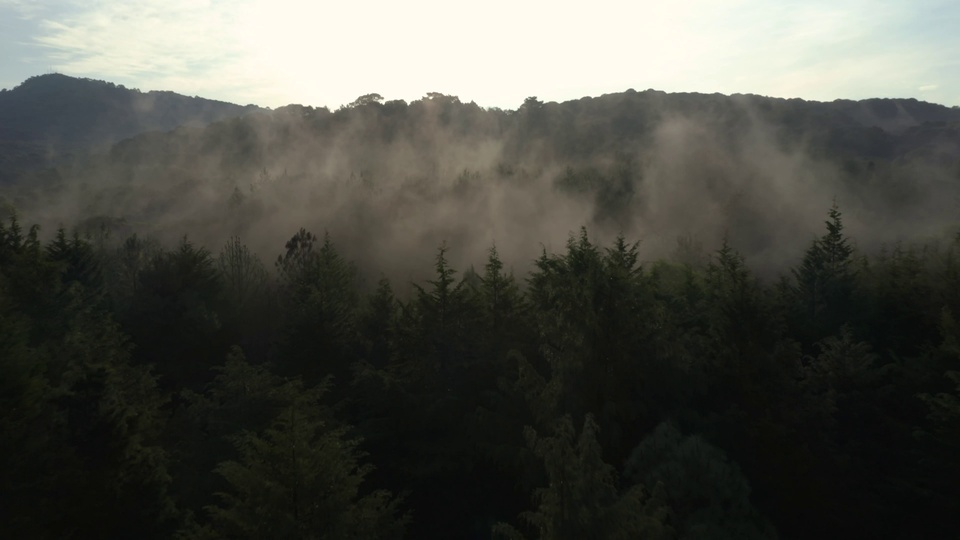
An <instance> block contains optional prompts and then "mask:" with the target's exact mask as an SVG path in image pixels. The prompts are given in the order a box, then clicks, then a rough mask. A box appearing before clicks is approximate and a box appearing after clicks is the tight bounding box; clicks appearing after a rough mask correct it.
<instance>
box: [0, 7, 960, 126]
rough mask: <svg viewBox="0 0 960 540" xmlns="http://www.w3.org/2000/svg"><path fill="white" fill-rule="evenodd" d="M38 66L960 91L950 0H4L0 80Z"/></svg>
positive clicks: (265, 101)
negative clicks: (658, 0)
mask: <svg viewBox="0 0 960 540" xmlns="http://www.w3.org/2000/svg"><path fill="white" fill-rule="evenodd" d="M51 71H53V72H59V73H65V74H67V75H72V76H77V77H89V78H93V79H102V80H107V81H110V82H115V83H118V84H123V85H125V86H128V87H133V88H139V89H141V90H144V91H146V90H172V91H175V92H179V93H182V94H187V95H199V96H203V97H209V98H214V99H221V100H224V101H230V102H234V103H240V104H247V103H255V104H258V105H263V106H268V107H278V106H282V105H286V104H289V103H301V104H305V105H314V106H323V105H326V106H329V107H331V108H336V107H338V106H339V105H341V104H343V103H349V102H351V101H353V100H354V99H355V98H356V97H357V96H360V95H362V94H367V93H371V92H377V93H379V94H382V95H383V96H384V97H386V98H387V99H405V100H408V101H409V100H414V99H419V98H421V97H422V96H424V95H425V94H426V93H427V92H441V93H444V94H451V95H457V96H459V97H460V99H461V100H463V101H476V102H477V103H478V104H479V105H482V106H485V107H502V108H505V109H507V108H508V109H515V108H517V107H518V106H520V104H522V103H523V100H524V98H526V97H527V96H534V95H535V96H538V97H539V98H540V99H542V100H545V101H563V100H568V99H576V98H579V97H583V96H586V95H590V96H597V95H600V94H603V93H608V92H621V91H623V90H626V89H628V88H634V89H636V90H645V89H647V88H655V89H658V90H665V91H668V92H684V91H690V92H708V93H712V92H721V93H724V94H731V93H738V92H740V93H754V94H761V95H769V96H778V97H801V98H804V99H815V100H833V99H836V98H849V99H861V98H867V97H915V98H917V99H922V100H925V101H931V102H936V103H943V104H946V105H960V2H958V1H957V0H896V1H894V0H889V1H887V0H870V1H867V0H802V1H793V0H780V1H773V0H771V1H763V0H718V1H707V0H662V1H661V2H649V1H644V0H634V1H613V0H590V1H586V2H578V3H573V2H569V3H565V2H562V1H561V2H558V1H557V0H551V1H540V0H537V1H527V0H509V1H507V0H486V1H483V2H477V1H472V2H463V1H458V0H437V1H432V0H407V1H399V0H389V1H388V0H366V1H364V0H356V1H352V2H348V1H345V0H341V1H338V2H329V1H323V0H315V1H313V2H306V1H292V0H50V1H43V0H0V88H12V87H14V86H16V85H18V84H19V83H21V82H22V81H23V80H24V79H26V78H27V77H29V76H32V75H40V74H43V73H49V72H51Z"/></svg>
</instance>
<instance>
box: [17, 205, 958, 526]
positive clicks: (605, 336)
mask: <svg viewBox="0 0 960 540" xmlns="http://www.w3.org/2000/svg"><path fill="white" fill-rule="evenodd" d="M640 248H641V246H639V245H637V244H632V243H630V242H628V241H626V240H625V239H623V238H620V239H618V240H617V241H616V242H614V243H612V245H610V246H602V245H598V244H597V243H596V242H594V241H592V240H591V238H590V237H589V236H588V233H587V231H586V230H585V229H584V230H581V231H580V232H579V233H578V234H575V235H572V236H571V237H570V239H569V242H568V243H567V245H566V247H565V249H564V250H562V251H560V252H557V253H551V252H548V251H546V250H544V251H543V253H542V254H541V255H540V256H539V257H538V258H537V259H536V261H535V264H534V266H533V270H532V271H531V272H530V274H529V275H527V276H525V277H522V278H518V277H516V276H514V275H512V274H511V273H509V272H507V271H506V270H505V265H504V263H503V262H502V261H501V260H500V258H499V254H498V252H497V250H496V249H495V248H491V249H490V251H489V257H488V259H487V260H486V261H485V262H484V263H483V264H481V265H480V268H482V271H479V272H478V271H474V270H473V269H472V268H468V269H462V270H460V271H458V270H457V269H455V268H453V267H452V265H451V264H450V262H449V259H448V255H449V253H450V252H451V251H455V250H456V249H457V246H456V245H453V244H451V245H443V246H441V247H440V248H439V249H438V250H437V252H436V255H435V258H434V261H433V262H434V269H435V273H434V276H433V277H432V278H431V279H426V280H424V281H422V282H419V283H418V284H416V286H415V287H413V288H412V289H411V293H410V294H399V293H395V292H394V288H393V286H394V285H396V284H391V282H390V281H388V280H387V279H382V280H381V281H380V282H379V284H377V285H376V286H372V285H371V284H369V283H364V282H363V280H362V279H361V276H360V272H359V271H358V269H357V268H356V267H355V266H354V265H353V264H352V263H351V262H350V261H348V260H346V259H345V258H344V257H343V256H342V255H341V254H340V253H339V252H338V250H337V248H336V245H335V244H334V242H333V240H332V239H331V237H330V236H329V235H326V236H322V237H320V236H316V235H314V234H313V233H311V232H308V231H306V230H302V229H301V230H300V231H298V232H296V234H294V235H293V236H292V237H291V239H290V240H289V242H287V243H286V246H285V248H284V249H282V250H279V251H280V254H279V257H278V258H277V259H276V264H275V268H274V269H273V270H274V271H271V269H270V268H268V267H265V265H264V264H263V263H262V262H261V261H260V260H259V258H258V257H256V256H255V255H254V254H252V253H251V252H250V251H249V250H248V249H247V247H246V246H245V245H244V243H243V241H242V240H241V239H239V238H233V239H231V240H230V242H229V243H228V244H227V245H226V246H224V248H223V250H222V251H220V252H219V253H218V254H215V253H210V252H208V251H207V250H205V249H202V248H200V247H198V246H196V245H194V244H192V243H191V242H190V241H189V240H188V239H186V238H185V239H183V240H182V241H181V242H180V244H179V245H178V246H177V247H176V248H174V249H164V248H162V247H160V246H159V245H158V244H156V243H154V242H152V241H150V240H145V239H143V238H138V237H136V236H133V237H130V238H128V239H126V240H125V241H122V242H119V243H111V242H110V241H109V240H108V239H103V238H99V239H88V238H83V237H81V236H79V235H70V234H68V233H67V232H65V231H62V230H61V231H60V232H59V233H58V234H57V235H56V236H55V238H54V239H53V240H51V241H50V242H47V243H46V244H44V243H43V242H41V241H40V240H39V238H38V231H37V229H36V228H31V229H29V230H24V229H23V227H22V226H21V225H20V223H19V222H18V221H17V220H16V219H15V218H14V219H11V220H10V221H9V222H8V223H5V224H3V225H2V227H0V384H2V392H0V399H2V401H3V402H2V407H0V427H2V429H0V459H2V461H3V463H4V467H3V468H2V471H0V475H2V476H0V501H3V504H2V505H0V512H2V514H0V524H2V525H0V526H2V536H4V537H5V538H171V537H178V538H344V539H346V538H401V537H405V538H418V539H419V538H489V537H502V538H531V539H532V538H542V539H566V538H569V539H578V540H579V539H589V538H664V539H667V538H684V539H694V538H697V539H700V538H774V537H783V538H822V537H829V538H947V537H950V536H951V535H953V534H955V532H956V531H957V530H960V493H958V491H957V486H958V485H960V458H958V456H960V323H958V322H957V314H958V313H960V237H958V238H955V239H950V240H948V241H930V242H927V243H925V244H917V245H901V244H894V245H890V246H889V247H887V248H886V249H884V250H883V251H881V252H879V253H875V254H868V253H863V252H860V251H858V250H857V249H856V242H855V241H854V239H851V238H849V237H848V236H847V235H846V234H845V232H844V229H843V221H842V215H841V212H840V210H839V208H837V207H836V205H834V206H833V207H832V208H831V209H830V211H829V213H828V216H827V221H826V228H825V230H824V232H823V233H822V235H821V236H819V237H817V238H816V239H814V240H813V241H812V242H811V243H810V244H809V245H807V246H796V249H797V253H798V255H802V260H801V262H800V263H799V264H798V265H797V266H796V268H794V269H793V271H792V272H790V273H786V274H784V275H783V276H782V278H781V279H780V280H776V281H770V282H766V281H761V280H760V279H758V278H757V277H756V276H755V275H754V274H753V273H752V272H751V270H750V268H749V266H748V265H747V263H746V261H745V260H744V258H743V257H742V256H741V255H740V254H739V253H738V252H737V251H736V249H735V246H731V245H728V244H724V245H723V247H722V248H721V249H719V250H718V251H717V252H715V253H713V254H712V255H711V256H709V257H708V258H707V260H705V261H704V262H703V263H698V262H696V261H694V262H674V261H668V260H661V261H657V262H650V263H644V264H641V263H640V255H639V253H640ZM397 290H400V289H399V288H398V289H397Z"/></svg>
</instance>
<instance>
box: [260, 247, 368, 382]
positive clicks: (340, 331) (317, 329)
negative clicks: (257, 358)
mask: <svg viewBox="0 0 960 540" xmlns="http://www.w3.org/2000/svg"><path fill="white" fill-rule="evenodd" d="M316 241H317V238H316V237H315V236H314V235H313V234H312V233H310V232H307V231H306V230H305V229H300V231H299V232H298V233H297V234H296V235H294V236H293V237H292V238H291V239H290V240H289V241H288V242H287V244H286V253H284V254H283V255H281V256H279V257H278V258H277V262H276V267H277V270H278V273H279V293H280V303H281V307H282V308H283V309H284V316H285V318H286V321H285V326H286V327H287V335H286V336H285V343H284V358H283V361H282V363H281V364H280V366H279V367H280V368H281V370H282V371H283V372H284V373H288V374H300V375H303V376H304V377H305V378H306V379H307V380H309V381H318V380H320V379H321V378H322V377H324V376H326V375H327V374H334V375H335V376H337V377H345V376H346V373H347V371H348V368H349V365H350V362H351V351H350V343H351V341H352V340H354V338H355V335H356V325H357V321H356V317H357V309H358V305H359V297H358V294H357V273H356V269H355V268H354V267H353V265H351V264H350V263H348V262H347V261H345V260H344V259H343V258H342V257H341V256H340V254H339V253H338V252H337V250H336V248H335V247H334V245H333V242H332V241H331V239H330V235H329V234H326V235H324V239H323V243H322V244H321V245H320V246H319V248H316V247H315V244H316Z"/></svg>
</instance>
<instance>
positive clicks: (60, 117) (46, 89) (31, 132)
mask: <svg viewBox="0 0 960 540" xmlns="http://www.w3.org/2000/svg"><path fill="white" fill-rule="evenodd" d="M257 109H259V108H258V107H255V106H252V105H248V106H245V107H244V106H239V105H234V104H232V103H224V102H221V101H214V100H209V99H203V98H199V97H188V96H183V95H180V94H175V93H173V92H141V91H139V90H135V89H129V88H125V87H123V86H119V85H116V84H113V83H109V82H104V81H96V80H92V79H79V78H75V77H68V76H66V75H61V74H48V75H40V76H36V77H31V78H29V79H27V80H26V81H24V82H23V83H22V84H20V85H19V86H17V87H16V88H14V89H12V90H3V91H0V183H4V182H9V181H11V180H13V179H15V178H16V177H17V176H18V175H19V174H20V173H22V172H24V171H27V170H30V169H34V168H37V167H42V166H46V165H52V164H56V163H62V162H63V161H65V160H69V159H71V157H73V156H78V155H83V154H86V153H89V152H91V151H96V150H103V149H107V148H109V146H111V145H112V144H114V143H116V142H118V141H120V140H123V139H125V138H128V137H131V136H134V135H137V134H140V133H144V132H148V131H156V130H161V131H167V130H171V129H173V128H175V127H177V126H181V125H206V124H209V123H211V122H215V121H217V120H223V119H226V118H232V117H236V116H239V115H242V114H244V113H247V112H250V111H252V110H257Z"/></svg>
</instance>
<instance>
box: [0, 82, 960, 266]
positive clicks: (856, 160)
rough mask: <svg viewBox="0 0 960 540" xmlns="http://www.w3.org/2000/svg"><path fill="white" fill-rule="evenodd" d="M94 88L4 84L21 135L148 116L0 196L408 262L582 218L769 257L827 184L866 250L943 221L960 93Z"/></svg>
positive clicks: (762, 259) (639, 234)
mask: <svg viewBox="0 0 960 540" xmlns="http://www.w3.org/2000/svg"><path fill="white" fill-rule="evenodd" d="M44 80H45V79H43V78H40V79H39V82H41V83H43V82H44ZM58 80H59V81H61V82H64V83H66V84H68V86H69V84H73V83H72V82H71V80H70V79H56V78H55V79H52V82H56V81H58ZM36 82H38V81H36V80H33V79H32V80H31V81H28V83H29V84H28V83H25V85H24V86H26V87H27V90H29V88H30V87H31V86H32V85H33V84H34V83H36ZM48 82H50V81H48ZM81 82H82V81H81ZM83 84H85V85H91V86H90V88H93V89H94V90H89V92H90V93H92V94H93V95H94V96H100V97H99V98H98V99H93V98H87V100H86V102H87V103H100V105H97V107H99V108H100V109H101V111H102V112H101V113H99V114H93V113H92V112H90V111H87V112H85V113H84V114H88V116H87V117H86V121H85V122H81V121H80V120H78V118H80V117H81V116H80V113H79V112H78V111H76V110H74V109H75V108H71V107H66V108H65V109H64V110H66V111H68V112H71V113H72V114H74V116H72V117H71V118H73V119H72V120H70V121H67V119H66V118H64V119H61V120H59V121H55V120H57V114H56V113H55V110H57V108H56V107H54V106H52V105H51V107H50V108H49V109H45V108H44V107H43V106H42V105H41V104H42V103H46V102H49V103H56V102H57V100H55V99H53V97H48V98H43V97H42V93H41V92H39V90H38V91H37V92H27V91H26V90H24V89H22V88H18V89H17V90H14V91H12V92H26V93H27V94H29V95H32V96H33V98H32V99H33V100H34V101H33V103H34V107H35V108H36V109H38V110H39V111H40V112H41V113H43V114H40V113H35V116H41V117H43V118H45V119H46V120H45V122H46V123H42V122H39V121H38V122H34V123H30V122H20V125H22V126H24V127H23V128H22V129H24V130H26V131H24V132H21V134H20V135H19V136H18V137H19V138H18V139H17V140H18V141H19V140H22V139H27V140H30V139H33V140H38V139H39V140H46V141H56V144H59V145H60V146H59V147H61V148H70V147H72V148H78V147H81V146H83V145H84V144H89V143H90V142H91V141H95V140H96V141H107V140H109V139H110V137H111V136H113V137H119V136H120V134H121V133H130V132H133V131H136V130H145V129H146V126H147V125H151V126H154V127H155V128H156V130H154V131H150V132H145V133H140V134H139V135H136V136H132V137H129V138H126V139H124V140H122V141H120V142H117V143H116V144H114V145H113V146H112V147H111V148H110V149H109V151H106V152H99V153H97V154H96V155H91V156H89V157H87V158H84V159H76V160H72V161H70V160H65V161H61V162H59V163H58V164H57V166H56V167H53V168H48V169H46V170H44V171H43V173H42V174H36V175H33V176H32V177H31V178H29V179H28V180H29V181H27V182H20V183H17V184H16V185H9V186H7V188H6V189H3V190H0V210H2V208H16V209H18V210H19V211H20V212H22V214H23V215H24V217H25V218H28V219H31V220H35V221H37V222H40V223H42V224H44V227H45V229H46V230H52V229H53V228H54V227H56V226H57V225H59V224H66V225H71V224H77V223H84V222H89V220H93V222H95V223H100V224H103V223H120V222H123V223H125V225H123V226H122V227H120V228H119V229H118V231H117V232H116V234H117V235H120V234H126V232H130V231H140V232H142V233H144V234H150V235H153V236H156V237H158V238H161V239H165V240H167V241H175V240H176V239H178V238H180V237H182V235H183V234H187V233H189V234H190V235H191V237H192V238H195V239H196V240H198V241H200V242H201V243H203V244H204V245H208V246H213V247H216V246H217V245H220V244H221V242H222V240H223V239H224V238H226V237H228V236H229V235H241V236H243V237H244V238H246V239H247V241H248V242H250V244H251V245H252V246H254V247H256V248H258V250H259V251H260V252H262V253H266V254H269V253H270V250H272V249H273V248H274V247H275V246H277V245H282V240H285V238H284V237H286V238H289V234H290V231H291V230H293V231H296V230H297V229H298V228H299V227H307V228H310V229H312V230H314V231H318V230H327V231H329V232H330V233H331V234H332V235H334V237H335V238H338V239H339V240H340V241H341V242H343V243H345V244H347V245H349V246H351V247H350V252H349V253H348V254H349V255H350V256H352V257H354V258H356V259H361V258H371V259H375V260H372V261H369V262H371V264H370V267H372V268H373V267H380V266H378V265H393V266H394V267H397V266H398V263H397V261H398V260H400V259H398V258H397V257H394V256H393V255H391V253H392V251H391V250H395V249H398V247H397V246H401V245H402V246H407V247H406V248H405V249H408V250H410V253H411V255H410V257H407V258H404V259H403V260H407V259H409V260H427V259H429V256H430V255H429V254H430V253H431V252H432V250H433V249H434V248H435V247H436V246H437V245H440V244H441V243H442V242H449V243H450V245H456V246H462V247H463V248H464V249H463V251H462V252H461V253H463V256H464V257H465V260H469V259H470V258H471V257H473V258H476V256H477V254H479V255H480V256H482V254H483V252H484V251H483V250H484V249H486V248H488V247H489V245H490V244H491V243H492V242H494V241H496V243H497V246H498V249H502V251H501V253H503V254H504V255H505V256H508V255H511V254H513V253H515V254H518V255H519V254H526V253H529V252H530V250H531V249H535V248H536V246H537V245H538V244H537V242H545V243H551V242H552V244H551V245H554V246H557V245H562V244H563V242H564V241H565V239H566V235H567V233H568V232H569V231H573V230H576V229H578V228H579V227H580V226H582V225H583V226H587V227H588V228H590V230H591V231H595V232H597V233H598V234H600V235H601V236H604V235H606V236H607V237H611V236H613V235H616V234H618V233H620V232H623V233H624V234H626V235H627V236H632V237H636V238H643V239H644V245H645V246H646V249H648V250H650V252H651V253H659V254H665V253H669V252H670V250H672V249H674V248H675V247H676V244H677V238H679V237H684V238H687V239H688V240H690V241H689V242H688V243H687V245H688V247H689V246H695V245H698V244H702V245H703V246H704V247H705V249H707V250H709V249H712V248H714V247H716V246H717V245H719V242H720V241H721V240H722V239H723V238H727V239H728V240H729V241H731V242H732V243H733V245H735V246H737V248H738V249H740V250H741V251H742V252H743V253H745V254H746V255H747V256H748V257H751V258H752V261H753V264H754V265H755V268H763V267H767V268H768V269H770V270H771V271H773V270H777V269H779V268H782V263H783V261H785V260H786V259H787V258H788V257H790V256H791V255H792V253H788V252H784V250H785V249H786V248H785V247H784V246H795V245H797V243H798V242H800V243H802V242H804V241H806V240H807V239H809V238H812V235H813V234H814V233H816V232H817V231H819V225H820V224H821V222H822V220H821V216H822V215H823V211H824V209H825V208H828V207H829V206H830V204H831V201H832V200H833V199H834V198H836V199H837V201H838V202H839V204H840V205H841V206H842V208H843V209H844V211H845V215H846V216H847V218H848V221H847V224H848V226H849V228H850V232H851V233H852V234H855V235H856V236H857V241H858V243H859V245H860V246H862V247H864V248H868V247H877V246H875V245H874V243H875V242H879V241H888V240H890V239H898V238H911V237H916V236H925V235H930V234H938V232H939V231H943V228H944V227H945V226H948V225H952V224H954V223H955V222H956V216H957V215H960V109H957V108H950V107H944V106H942V105H937V104H932V103H925V102H921V101H917V100H914V99H869V100H863V101H849V100H837V101H833V102H815V101H804V100H800V99H779V98H769V97H763V96H757V95H732V96H726V95H721V94H697V93H665V92H661V91H656V90H645V91H639V92H638V91H634V90H627V91H625V92H620V93H613V94H606V95H602V96H599V97H584V98H581V99H577V100H571V101H567V102H563V103H556V102H547V103H545V102H542V101H540V100H538V99H537V98H535V97H530V98H528V99H526V100H525V101H524V103H522V104H521V105H520V106H519V107H518V108H517V109H516V110H501V109H497V108H489V109H488V108H483V107H481V106H479V105H478V104H476V103H464V102H462V101H460V99H459V98H457V97H456V96H448V95H443V94H438V93H431V94H428V95H427V96H425V97H424V98H423V99H419V100H415V101H412V102H409V103H408V102H405V101H401V100H394V101H384V100H383V99H382V98H381V97H380V96H378V95H376V94H370V95H368V96H364V97H362V98H360V99H358V100H357V101H356V102H355V103H353V104H351V105H350V106H345V107H342V108H340V109H339V110H336V111H331V110H329V109H327V108H323V107H321V108H314V107H309V106H302V105H289V106H286V107H281V108H278V109H275V110H266V109H262V110H253V109H252V108H247V109H245V108H241V107H236V106H231V105H227V104H219V103H216V102H205V101H203V100H199V99H196V100H192V99H193V98H182V97H180V96H175V95H173V94H167V93H151V94H140V93H137V92H135V91H130V90H123V89H120V88H119V87H114V86H112V85H109V84H107V83H94V82H86V83H83ZM53 86H56V85H53ZM44 87H45V85H44V84H41V85H40V89H41V90H42V89H43V88H44ZM85 87H86V86H85ZM7 94H11V92H8V93H7ZM5 95H6V94H5ZM54 95H58V94H54ZM70 95H73V94H70ZM109 95H115V96H117V97H116V98H114V99H108V98H106V97H103V96H109ZM123 96H125V97H123ZM138 96H139V97H138ZM146 96H153V97H152V98H150V100H146V101H142V99H145V97H146ZM4 99H9V98H7V97H5V98H4ZM57 99H61V100H62V99H64V97H63V96H60V97H59V98H57ZM125 99H126V100H128V101H126V103H127V105H124V106H122V107H120V106H118V105H116V104H117V103H120V102H123V100H125ZM166 100H171V101H169V102H168V101H166ZM178 100H183V101H178ZM111 103H112V104H114V105H113V106H111V105H110V104H111ZM135 103H137V104H139V105H133V104H135ZM175 104H181V105H180V106H179V108H178V106H177V105H175ZM60 107H61V108H62V107H64V106H60ZM191 107H192V108H191ZM205 107H207V108H205ZM90 108H94V106H93V105H91V106H90ZM110 111H115V112H110ZM118 111H126V112H125V113H123V114H121V113H120V112H118ZM131 111H139V112H136V113H134V112H131ZM163 111H167V113H166V116H165V115H164V112H163ZM176 111H180V112H181V113H182V114H181V115H180V116H179V117H177V115H176ZM231 111H233V113H234V117H232V118H225V119H223V120H220V121H213V122H211V123H208V124H206V123H205V122H208V121H210V120H212V119H214V118H215V116H216V114H224V115H228V113H230V112H231ZM188 112H192V115H191V114H187V113H188ZM241 113H246V114H241ZM98 118H107V119H113V120H112V121H102V120H97V119H98ZM185 118H192V119H193V122H192V123H193V124H194V125H192V126H189V125H187V126H181V125H180V124H183V123H184V122H186V120H183V119H185ZM151 122H152V123H151ZM83 125H86V126H88V127H86V128H83V127H82V126H83ZM44 126H47V127H44ZM103 126H107V127H103ZM174 126H177V127H176V129H171V128H173V127H174ZM108 127H109V128H110V129H113V131H110V129H108ZM4 129H5V130H9V127H6V126H5V127H4ZM85 134H86V135H85ZM50 144H53V143H50ZM71 145H72V146H71ZM41 157H42V156H41ZM881 233H882V234H881ZM531 243H532V244H531ZM528 244H529V245H528ZM381 259H382V260H381ZM395 270H396V271H397V272H401V273H402V272H403V269H401V268H395ZM410 271H413V270H410Z"/></svg>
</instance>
